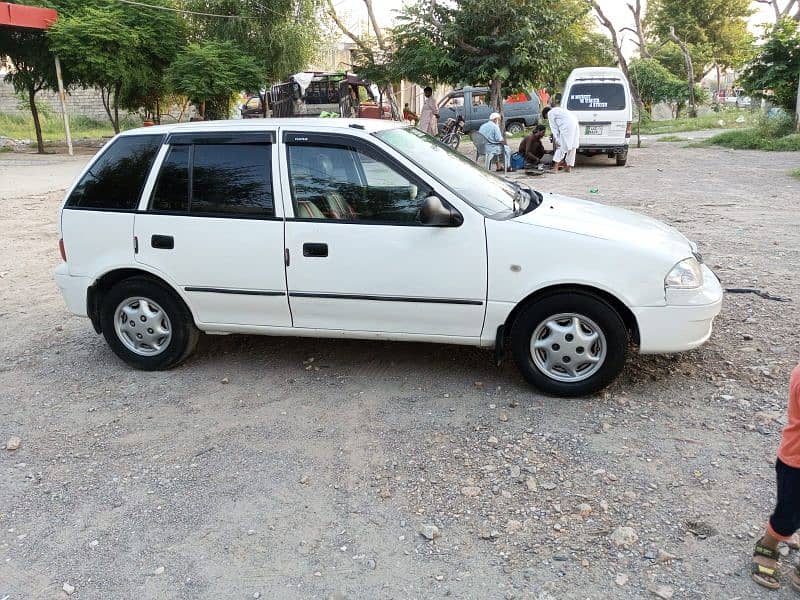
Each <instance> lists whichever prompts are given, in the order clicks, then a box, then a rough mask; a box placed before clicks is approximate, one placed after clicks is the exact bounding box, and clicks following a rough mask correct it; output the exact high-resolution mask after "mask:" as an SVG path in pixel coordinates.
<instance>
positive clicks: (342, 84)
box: [269, 71, 392, 119]
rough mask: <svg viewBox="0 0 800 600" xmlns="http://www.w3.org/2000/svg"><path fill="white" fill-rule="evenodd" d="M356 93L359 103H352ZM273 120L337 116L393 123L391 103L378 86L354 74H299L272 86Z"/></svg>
mask: <svg viewBox="0 0 800 600" xmlns="http://www.w3.org/2000/svg"><path fill="white" fill-rule="evenodd" d="M351 91H352V92H354V93H355V96H356V99H357V100H356V101H355V102H353V101H352V100H351V99H350V93H351ZM269 99H270V108H271V109H272V116H273V117H318V116H320V115H321V114H323V113H334V114H338V115H339V116H342V117H347V116H357V117H358V118H361V119H382V118H383V119H391V118H392V112H391V108H390V107H389V104H388V102H386V101H384V99H383V98H381V97H380V94H379V92H378V88H377V86H375V85H374V84H373V83H372V82H370V81H368V80H366V79H362V78H360V77H359V76H358V75H354V74H353V73H323V72H317V71H314V72H304V73H296V74H294V75H293V76H291V77H290V78H289V79H288V80H287V81H284V82H282V83H278V84H276V85H273V86H272V89H271V91H270V94H269Z"/></svg>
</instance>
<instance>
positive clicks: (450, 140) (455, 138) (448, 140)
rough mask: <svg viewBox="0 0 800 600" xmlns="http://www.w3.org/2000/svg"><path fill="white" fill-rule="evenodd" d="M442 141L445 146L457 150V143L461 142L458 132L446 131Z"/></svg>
mask: <svg viewBox="0 0 800 600" xmlns="http://www.w3.org/2000/svg"><path fill="white" fill-rule="evenodd" d="M442 143H443V144H444V145H445V146H449V147H450V148H452V149H453V150H458V146H459V144H461V136H460V135H459V134H458V133H455V132H453V133H448V134H447V135H446V136H444V137H443V138H442Z"/></svg>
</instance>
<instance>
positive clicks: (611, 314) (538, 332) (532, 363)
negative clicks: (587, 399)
mask: <svg viewBox="0 0 800 600" xmlns="http://www.w3.org/2000/svg"><path fill="white" fill-rule="evenodd" d="M511 345H512V352H513V356H514V361H515V362H516V364H517V367H518V368H519V369H520V371H521V372H522V375H523V376H524V377H525V379H527V380H528V381H529V382H530V383H531V384H533V385H534V386H536V387H537V388H539V389H540V390H542V391H543V392H546V393H548V394H552V395H554V396H565V397H571V396H585V395H588V394H593V393H594V392H597V391H599V390H601V389H602V388H604V387H606V386H607V385H608V384H610V383H611V382H612V381H614V379H616V377H617V376H618V375H619V373H620V372H621V371H622V368H623V366H624V365H625V358H626V355H627V350H628V331H627V329H626V327H625V323H624V322H623V321H622V318H621V317H620V316H619V314H618V313H617V311H616V310H615V309H614V308H613V307H612V306H611V305H610V304H609V303H608V302H606V301H605V300H603V299H601V298H599V297H596V296H593V295H590V294H586V293H559V294H553V295H550V296H546V297H544V298H542V299H541V300H538V301H537V302H535V303H533V304H531V305H530V306H528V307H527V308H525V309H524V310H523V311H522V313H521V314H520V315H519V316H518V317H517V319H516V320H515V322H514V326H513V328H512V331H511Z"/></svg>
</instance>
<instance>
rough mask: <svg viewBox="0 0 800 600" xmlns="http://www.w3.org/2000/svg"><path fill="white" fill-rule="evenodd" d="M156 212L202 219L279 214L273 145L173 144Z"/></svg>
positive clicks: (160, 182)
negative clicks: (274, 186)
mask: <svg viewBox="0 0 800 600" xmlns="http://www.w3.org/2000/svg"><path fill="white" fill-rule="evenodd" d="M151 210H153V211H157V212H167V213H187V212H188V213H190V214H192V215H197V216H243V217H254V218H258V217H261V218H265V217H274V216H275V206H274V198H273V192H272V145H271V144H267V143H263V144H253V143H243V144H236V143H223V144H215V143H208V144H206V143H199V144H176V145H174V146H170V149H169V152H168V153H167V155H166V157H165V158H164V162H163V163H162V165H161V170H160V171H159V174H158V179H157V181H156V186H155V189H154V191H153V196H152V201H151Z"/></svg>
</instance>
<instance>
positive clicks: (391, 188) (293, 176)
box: [288, 144, 429, 225]
mask: <svg viewBox="0 0 800 600" xmlns="http://www.w3.org/2000/svg"><path fill="white" fill-rule="evenodd" d="M288 154H289V179H290V182H291V188H292V205H293V207H294V214H295V216H296V217H297V218H302V219H314V220H339V221H356V222H365V223H376V224H390V225H391V224H397V225H413V224H419V209H420V206H421V204H422V201H423V200H424V199H425V197H426V196H427V194H428V193H429V189H428V188H427V187H425V186H424V185H422V184H420V183H419V182H417V181H416V180H414V179H413V178H412V177H410V176H408V175H406V174H404V173H401V172H400V170H399V169H398V168H395V167H394V166H392V165H390V164H388V162H386V161H384V160H383V159H382V158H381V157H380V155H378V154H377V153H374V152H370V151H368V150H363V149H359V148H356V147H355V146H349V145H339V144H313V145H311V144H299V145H290V146H289V149H288Z"/></svg>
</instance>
